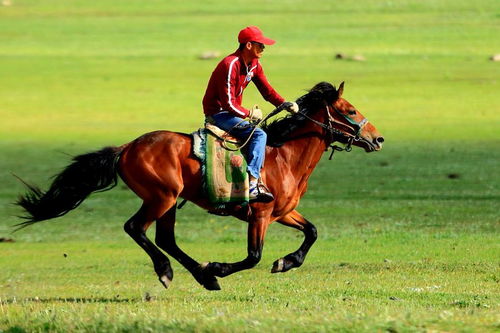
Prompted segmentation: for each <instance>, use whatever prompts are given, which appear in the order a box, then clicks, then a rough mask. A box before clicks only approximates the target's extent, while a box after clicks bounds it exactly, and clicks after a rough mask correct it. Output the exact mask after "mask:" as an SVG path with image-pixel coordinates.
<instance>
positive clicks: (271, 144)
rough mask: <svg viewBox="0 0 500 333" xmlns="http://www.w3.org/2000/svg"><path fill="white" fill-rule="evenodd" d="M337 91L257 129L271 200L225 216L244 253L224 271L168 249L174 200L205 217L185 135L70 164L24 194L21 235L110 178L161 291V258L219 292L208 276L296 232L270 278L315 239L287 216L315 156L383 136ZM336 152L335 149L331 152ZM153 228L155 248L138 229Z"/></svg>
mask: <svg viewBox="0 0 500 333" xmlns="http://www.w3.org/2000/svg"><path fill="white" fill-rule="evenodd" d="M343 88H344V84H343V83H342V84H341V85H340V87H339V89H338V90H337V89H336V88H335V87H334V86H332V85H331V84H330V83H326V82H321V83H318V84H317V85H316V86H314V87H313V88H312V89H311V90H310V91H309V92H308V93H307V94H305V95H304V96H302V97H301V98H299V99H298V100H297V103H298V105H299V107H300V110H301V111H300V112H299V113H296V114H289V115H287V116H286V117H284V118H280V119H277V120H275V121H273V122H271V123H269V124H265V125H264V126H263V129H264V130H265V131H266V132H267V134H268V141H267V142H268V147H267V149H266V157H265V159H266V163H265V168H264V169H263V171H262V178H263V180H264V182H265V184H267V186H268V187H269V190H270V191H271V192H272V193H273V195H274V197H275V200H274V201H272V202H269V203H251V204H250V208H249V209H248V210H246V213H241V211H242V210H240V211H234V212H230V214H231V215H233V216H235V217H237V218H239V219H241V220H244V221H246V222H247V223H248V255H247V257H246V258H245V259H243V260H242V261H239V262H234V263H218V262H210V263H203V264H200V263H199V262H197V261H195V260H194V259H193V258H191V257H190V256H189V255H187V254H186V253H185V252H183V251H182V250H181V249H180V248H179V247H178V246H177V244H176V241H175V232H174V228H175V214H176V209H177V205H176V202H177V198H179V197H180V198H184V199H185V200H188V201H191V202H193V203H195V204H196V205H198V206H200V207H202V208H204V209H206V210H210V209H211V208H213V207H211V206H210V203H209V201H208V199H207V198H206V197H205V196H204V193H203V191H202V190H201V189H202V173H201V165H200V161H199V160H198V159H197V158H196V157H195V156H194V155H193V150H192V137H191V136H190V135H187V134H183V133H174V132H169V131H156V132H151V133H147V134H144V135H142V136H141V137H139V138H137V139H136V140H134V141H132V142H130V143H127V144H124V145H122V146H120V147H106V148H103V149H102V150H99V151H96V152H91V153H88V154H83V155H79V156H76V157H74V159H73V163H72V164H70V165H69V166H67V167H66V168H65V169H64V170H63V171H62V172H61V173H60V174H59V175H57V176H56V177H55V179H54V181H53V183H52V185H51V187H50V188H49V189H48V190H47V191H46V192H43V191H41V190H40V189H38V188H37V187H34V186H30V185H27V186H28V190H29V191H28V193H27V194H25V195H24V196H21V197H20V199H19V201H18V202H17V204H18V205H20V206H21V207H23V208H24V209H25V211H26V212H27V213H28V215H27V216H26V217H25V218H26V219H27V221H26V222H24V223H21V224H19V225H20V226H21V227H24V226H28V225H31V224H33V223H36V222H39V221H42V220H47V219H51V218H54V217H59V216H62V215H64V214H66V213H67V212H69V211H70V210H72V209H74V208H76V207H77V206H78V205H79V204H80V203H81V202H82V201H83V200H85V199H86V198H87V197H88V196H89V195H90V194H91V193H93V192H96V191H105V190H109V189H111V188H112V187H114V186H115V185H116V183H117V176H118V175H119V176H120V177H121V178H122V179H123V181H124V182H125V183H126V184H127V185H128V186H129V188H130V189H131V190H132V191H134V192H135V193H136V194H137V195H138V196H139V197H140V198H141V199H142V200H143V203H142V207H141V208H140V209H139V210H138V211H137V213H136V214H135V215H133V216H132V217H131V218H130V219H129V220H128V221H127V222H126V223H125V225H124V229H125V231H126V232H127V233H128V234H129V235H130V236H131V237H132V238H133V239H134V240H135V241H136V242H137V243H138V244H139V245H140V246H141V247H142V248H143V249H144V251H146V252H147V254H148V255H149V256H150V257H151V260H152V261H153V264H154V270H155V272H156V274H158V277H159V279H160V282H161V283H162V284H163V285H164V286H165V287H166V288H168V286H169V284H170V283H171V281H172V278H173V271H172V268H171V266H170V261H169V259H168V258H167V256H166V255H165V254H164V253H163V252H162V251H161V250H160V249H163V250H164V251H165V252H166V253H167V254H168V255H170V256H172V257H173V258H175V259H176V260H177V261H179V262H180V263H181V264H182V265H183V266H184V267H185V268H186V269H187V270H188V271H189V272H190V273H191V274H192V275H193V276H194V278H195V279H196V281H198V282H199V283H200V284H201V285H202V286H204V287H205V288H206V289H209V290H219V289H220V286H219V284H218V282H217V278H216V277H224V276H227V275H229V274H232V273H235V272H238V271H241V270H244V269H249V268H252V267H254V266H255V265H256V264H257V263H258V262H259V261H260V259H261V253H262V248H263V245H264V237H265V235H266V231H267V228H268V227H269V225H270V224H271V223H272V222H274V221H276V222H279V223H281V224H283V225H285V226H288V227H292V228H296V229H298V230H301V231H302V232H303V233H304V236H305V239H304V241H303V243H302V244H301V246H300V248H299V249H298V250H297V251H295V252H292V253H290V254H288V255H286V256H284V257H283V258H280V259H278V260H276V261H275V262H274V264H273V267H272V272H273V273H277V272H286V271H288V270H290V269H291V268H294V267H299V266H301V265H302V263H303V262H304V259H305V257H306V254H307V252H308V251H309V249H310V247H311V246H312V245H313V243H314V242H315V240H316V238H317V234H316V228H315V227H314V225H313V224H312V223H311V222H309V221H308V220H306V219H305V218H304V217H303V216H302V215H301V214H300V213H299V212H297V211H296V210H295V208H296V207H297V205H298V204H299V200H300V198H301V197H302V196H303V195H304V194H305V192H306V189H307V182H308V179H309V176H310V175H311V173H312V171H313V170H314V168H315V167H316V165H317V164H318V162H319V160H320V158H321V156H322V154H323V152H324V151H325V150H327V149H328V148H329V147H333V146H331V145H332V143H333V142H335V141H338V142H342V143H345V144H347V147H349V148H350V147H351V144H352V145H355V146H359V147H362V148H364V149H365V151H366V152H372V151H378V150H380V149H381V148H382V143H383V141H384V139H383V137H382V136H381V135H380V134H379V133H378V132H377V130H376V129H375V127H374V126H373V125H372V124H370V123H369V122H368V121H367V120H366V118H365V117H364V116H363V115H362V114H361V113H359V111H358V110H356V108H355V107H354V106H352V105H351V104H350V103H349V102H348V101H346V100H345V99H343V98H342V92H343ZM337 149H338V147H337ZM154 221H156V238H155V243H156V245H155V244H153V242H151V241H150V240H149V239H148V238H147V236H146V230H147V229H148V228H149V226H150V225H151V224H152V223H153V222H154Z"/></svg>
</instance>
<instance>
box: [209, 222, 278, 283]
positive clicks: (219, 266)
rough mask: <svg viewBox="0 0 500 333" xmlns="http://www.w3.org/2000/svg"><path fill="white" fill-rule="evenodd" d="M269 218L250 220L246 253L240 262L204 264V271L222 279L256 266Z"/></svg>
mask: <svg viewBox="0 0 500 333" xmlns="http://www.w3.org/2000/svg"><path fill="white" fill-rule="evenodd" d="M268 226H269V218H258V219H256V220H252V221H250V222H249V225H248V253H247V257H246V258H245V259H243V260H242V261H238V262H235V263H219V262H211V263H208V264H204V267H203V268H204V269H205V270H207V272H209V273H210V274H213V275H215V276H219V277H224V276H228V275H230V274H233V273H235V272H239V271H242V270H244V269H249V268H252V267H254V266H255V265H257V264H258V263H259V261H260V259H261V257H262V248H263V247H264V237H265V235H266V231H267V227H268Z"/></svg>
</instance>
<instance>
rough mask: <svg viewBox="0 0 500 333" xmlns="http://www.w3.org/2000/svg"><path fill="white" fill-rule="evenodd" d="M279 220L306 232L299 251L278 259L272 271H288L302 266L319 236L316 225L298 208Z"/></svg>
mask: <svg viewBox="0 0 500 333" xmlns="http://www.w3.org/2000/svg"><path fill="white" fill-rule="evenodd" d="M278 222H279V223H281V224H283V225H286V226H288V227H292V228H295V229H299V230H300V231H302V232H303V233H304V236H305V239H304V242H303V243H302V245H301V246H300V247H299V249H298V250H297V251H295V252H292V253H290V254H288V255H286V256H285V257H284V258H280V259H278V260H276V261H275V262H274V264H273V268H272V269H271V273H279V272H286V271H288V270H290V269H292V268H294V267H300V266H301V265H302V263H303V262H304V260H305V258H306V255H307V252H308V251H309V249H310V248H311V246H312V245H313V244H314V242H315V241H316V238H318V236H317V232H316V228H315V227H314V225H313V224H312V223H311V222H309V221H308V220H306V219H305V218H304V217H303V216H302V215H300V214H299V212H297V211H296V210H294V211H292V212H290V213H289V214H288V215H286V216H284V217H282V218H281V219H279V220H278Z"/></svg>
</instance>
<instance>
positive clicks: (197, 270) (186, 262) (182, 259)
mask: <svg viewBox="0 0 500 333" xmlns="http://www.w3.org/2000/svg"><path fill="white" fill-rule="evenodd" d="M176 210H177V207H176V206H175V205H174V206H172V208H170V209H169V210H168V211H167V212H166V213H165V214H164V215H163V216H162V217H160V218H159V219H158V220H157V221H156V238H155V242H156V244H157V245H158V246H159V247H160V248H162V249H163V250H165V251H166V252H167V253H168V254H169V255H171V256H172V257H173V258H175V259H176V260H177V261H178V262H179V263H181V265H182V266H184V267H185V268H186V269H187V270H188V271H189V272H190V273H191V274H193V276H194V278H195V279H196V281H198V283H199V284H201V285H202V286H203V287H205V288H206V289H208V290H220V286H219V283H218V282H217V279H216V278H215V276H214V275H212V274H210V273H208V272H207V271H206V270H203V269H202V267H201V266H200V264H199V263H198V262H197V261H196V260H194V259H193V258H191V257H190V256H188V255H187V254H186V253H185V252H184V251H182V250H181V249H180V248H179V246H177V243H176V241H175V212H176Z"/></svg>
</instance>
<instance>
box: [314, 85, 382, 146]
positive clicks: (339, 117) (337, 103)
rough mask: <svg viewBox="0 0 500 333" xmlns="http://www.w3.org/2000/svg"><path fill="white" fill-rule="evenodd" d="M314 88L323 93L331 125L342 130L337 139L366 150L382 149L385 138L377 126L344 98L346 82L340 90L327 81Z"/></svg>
mask: <svg viewBox="0 0 500 333" xmlns="http://www.w3.org/2000/svg"><path fill="white" fill-rule="evenodd" d="M312 90H313V91H314V90H319V91H320V92H321V93H322V95H323V98H324V102H325V103H326V108H327V111H328V114H329V118H330V119H329V121H330V126H332V127H333V128H335V129H336V130H338V131H340V132H341V133H337V135H336V137H335V140H336V141H339V142H342V143H346V144H348V143H351V144H353V145H355V146H358V147H361V148H364V149H365V151H366V152H372V151H378V150H380V149H382V144H383V142H384V138H383V137H382V136H381V135H380V133H379V132H378V131H377V129H376V128H375V126H373V125H372V124H371V123H370V122H369V121H368V119H366V118H365V117H364V116H363V115H362V114H361V112H359V111H358V110H357V109H356V107H354V106H353V105H352V104H351V103H349V102H348V101H347V100H345V99H344V98H342V94H343V92H344V82H342V83H341V84H340V87H339V89H338V90H337V89H335V87H334V86H332V85H331V84H329V83H326V82H321V83H318V84H317V85H316V86H315V87H314V88H313V89H312Z"/></svg>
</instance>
